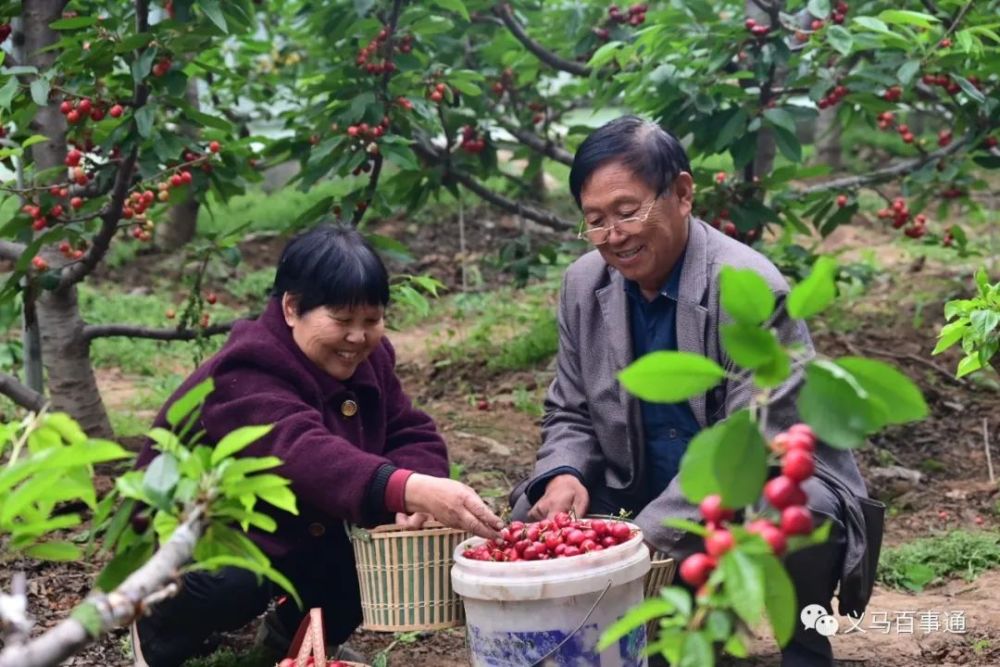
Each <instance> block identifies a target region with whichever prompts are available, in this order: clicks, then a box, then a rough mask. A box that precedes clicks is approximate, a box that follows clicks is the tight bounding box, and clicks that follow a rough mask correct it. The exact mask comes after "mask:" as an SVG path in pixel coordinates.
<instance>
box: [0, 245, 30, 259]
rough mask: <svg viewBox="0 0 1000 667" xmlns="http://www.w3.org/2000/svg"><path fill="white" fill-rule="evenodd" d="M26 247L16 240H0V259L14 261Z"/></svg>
mask: <svg viewBox="0 0 1000 667" xmlns="http://www.w3.org/2000/svg"><path fill="white" fill-rule="evenodd" d="M27 247H28V246H26V245H24V244H23V243H18V242H16V241H0V259H9V260H11V261H16V260H17V258H18V257H20V256H21V253H23V252H24V250H25V249H26V248H27Z"/></svg>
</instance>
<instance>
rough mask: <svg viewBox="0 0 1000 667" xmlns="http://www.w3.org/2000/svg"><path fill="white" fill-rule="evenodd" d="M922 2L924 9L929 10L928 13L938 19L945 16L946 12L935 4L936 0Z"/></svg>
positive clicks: (923, 0) (922, 0)
mask: <svg viewBox="0 0 1000 667" xmlns="http://www.w3.org/2000/svg"><path fill="white" fill-rule="evenodd" d="M920 1H921V3H923V5H924V7H926V8H927V11H928V12H930V13H931V14H932V15H933V16H936V17H938V18H941V17H942V16H945V14H944V12H942V11H941V9H940V8H939V7H938V6H937V5H936V4H934V0H920Z"/></svg>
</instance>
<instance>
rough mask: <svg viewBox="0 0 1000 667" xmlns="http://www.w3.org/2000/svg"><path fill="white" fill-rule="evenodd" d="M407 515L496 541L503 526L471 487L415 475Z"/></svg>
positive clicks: (409, 487) (406, 495) (406, 494)
mask: <svg viewBox="0 0 1000 667" xmlns="http://www.w3.org/2000/svg"><path fill="white" fill-rule="evenodd" d="M404 500H405V503H406V511H407V512H411V513H414V514H420V513H423V514H429V515H431V516H432V517H434V519H436V520H437V521H438V522H440V523H443V524H444V525H446V526H448V527H449V528H458V529H460V530H468V531H469V532H471V533H472V534H473V535H478V536H479V537H485V538H487V539H496V538H498V537H500V532H499V531H500V529H501V528H503V522H502V521H501V520H500V519H499V518H498V517H497V516H496V515H495V514H494V513H493V512H491V511H490V508H489V507H487V506H486V503H484V502H483V500H482V498H480V497H479V496H478V495H477V494H476V492H475V491H473V490H472V489H471V488H470V487H468V486H466V485H465V484H462V483H461V482H456V481H455V480H453V479H446V478H444V477H431V476H430V475H421V474H420V473H414V474H412V475H410V477H409V479H408V480H407V481H406V491H405V492H404Z"/></svg>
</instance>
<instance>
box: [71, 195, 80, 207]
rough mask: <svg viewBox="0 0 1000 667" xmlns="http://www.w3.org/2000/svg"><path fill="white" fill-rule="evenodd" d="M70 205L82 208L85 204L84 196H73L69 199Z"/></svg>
mask: <svg viewBox="0 0 1000 667" xmlns="http://www.w3.org/2000/svg"><path fill="white" fill-rule="evenodd" d="M69 205H70V206H72V207H73V208H80V207H81V206H83V197H73V198H72V199H70V200H69Z"/></svg>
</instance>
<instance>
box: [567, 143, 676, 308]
mask: <svg viewBox="0 0 1000 667" xmlns="http://www.w3.org/2000/svg"><path fill="white" fill-rule="evenodd" d="M692 191H693V183H692V181H691V175H690V174H688V173H686V172H681V174H679V175H678V176H677V178H675V179H674V182H673V183H672V184H671V186H670V187H669V188H668V189H667V191H666V192H664V193H663V194H661V195H660V196H659V197H656V192H655V191H654V190H653V189H652V188H651V187H649V185H647V184H646V183H645V182H644V181H643V180H642V179H640V178H639V177H638V176H637V175H636V174H635V172H633V171H632V170H631V169H629V168H628V167H626V166H625V165H623V164H621V163H620V162H609V163H607V164H604V165H602V166H600V167H598V168H597V169H596V170H594V172H593V173H592V174H591V175H590V178H588V179H587V181H586V182H585V183H584V185H583V188H582V190H581V191H580V205H581V208H582V209H583V216H584V221H585V225H586V227H587V228H590V229H593V228H594V227H601V226H608V225H611V224H612V223H613V222H614V221H616V220H622V219H624V218H633V217H645V224H643V225H641V227H639V228H638V229H636V230H634V231H633V232H632V233H629V231H627V230H625V229H622V228H621V226H614V227H613V228H612V229H611V233H610V234H609V235H608V239H607V242H605V243H602V244H600V245H597V246H596V247H597V249H598V250H599V251H600V253H601V256H602V257H603V258H604V261H605V262H607V263H608V265H610V266H613V267H614V268H615V269H617V270H618V271H620V272H621V274H622V275H623V276H624V277H625V278H627V279H629V280H634V281H635V282H637V283H638V284H639V287H640V288H642V289H643V291H644V292H652V293H655V292H656V291H658V290H659V289H660V287H662V285H663V283H664V281H666V279H667V276H668V275H669V274H670V270H671V269H672V268H673V266H674V263H675V262H676V261H677V259H678V257H680V255H681V253H682V252H683V250H684V246H685V245H686V244H687V234H688V230H687V218H688V215H689V214H690V213H691V199H692ZM632 227H634V225H632Z"/></svg>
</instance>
